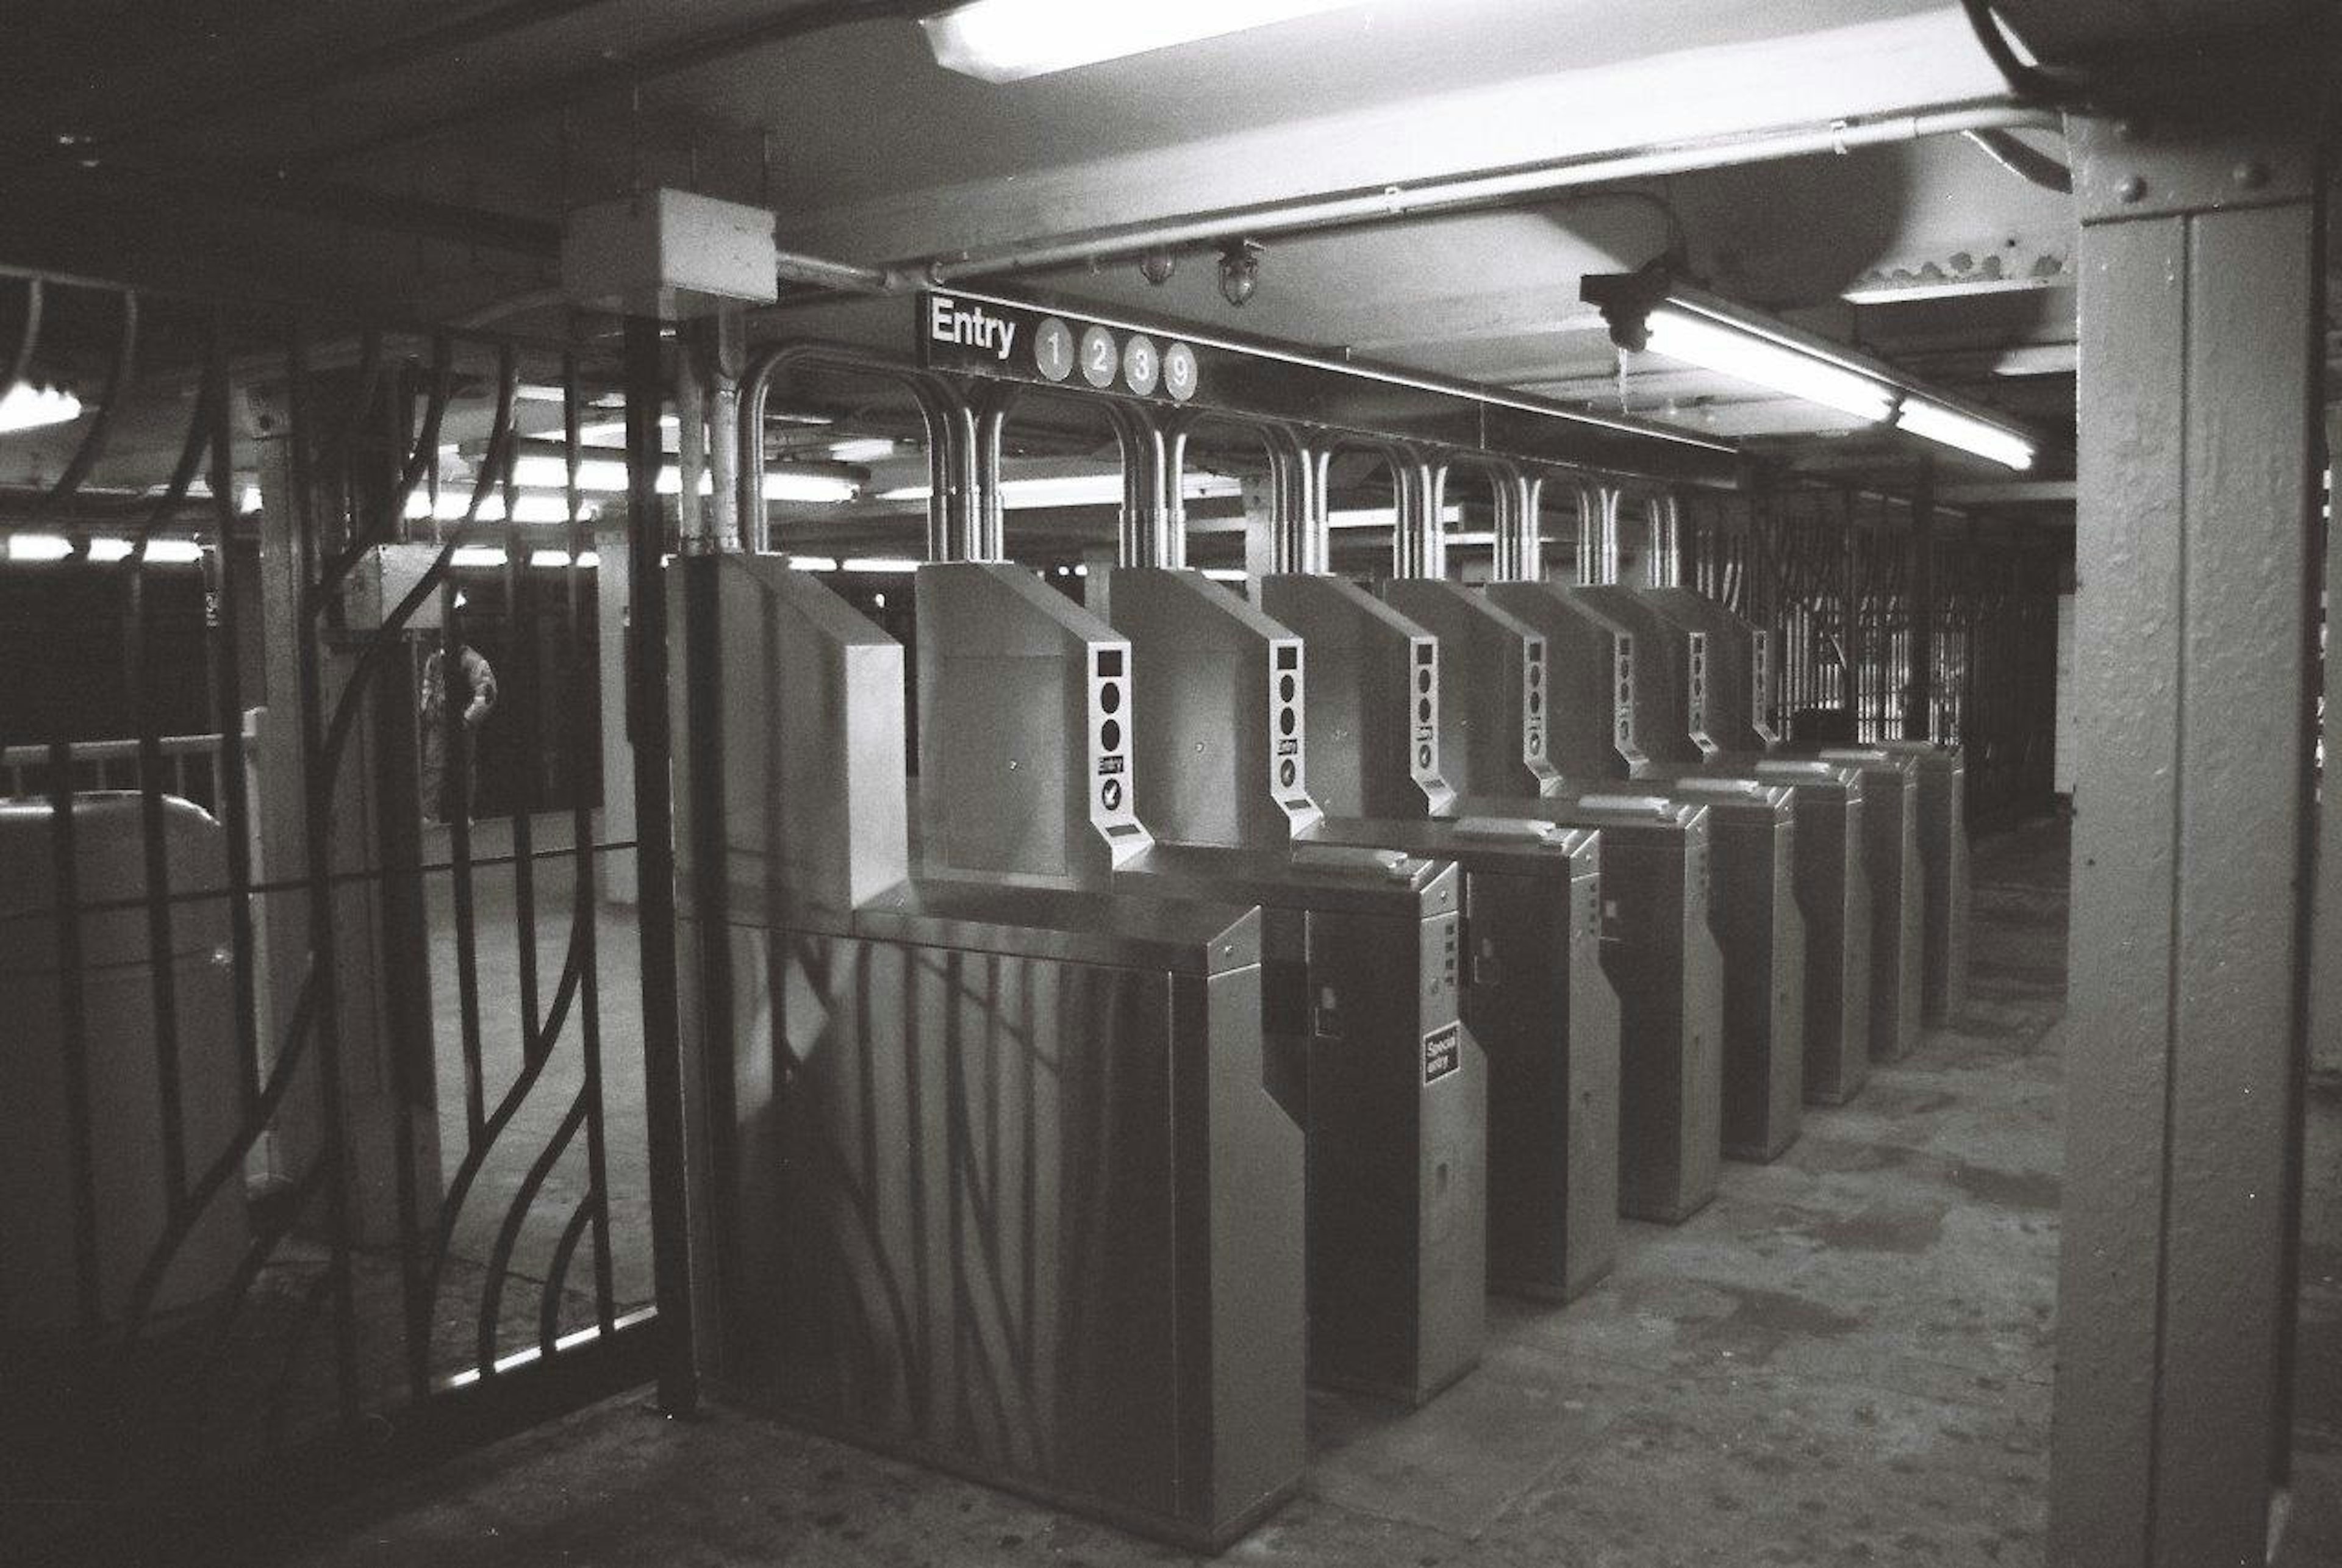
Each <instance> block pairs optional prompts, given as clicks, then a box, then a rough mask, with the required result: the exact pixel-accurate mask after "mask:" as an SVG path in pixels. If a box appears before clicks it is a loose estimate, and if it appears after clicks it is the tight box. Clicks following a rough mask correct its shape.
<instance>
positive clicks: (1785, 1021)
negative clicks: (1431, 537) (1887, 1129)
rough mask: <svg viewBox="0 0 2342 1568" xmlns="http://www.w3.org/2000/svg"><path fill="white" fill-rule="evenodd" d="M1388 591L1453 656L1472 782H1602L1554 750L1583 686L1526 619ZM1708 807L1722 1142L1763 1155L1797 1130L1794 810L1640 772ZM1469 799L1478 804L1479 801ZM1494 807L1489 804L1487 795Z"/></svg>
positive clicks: (1452, 590)
mask: <svg viewBox="0 0 2342 1568" xmlns="http://www.w3.org/2000/svg"><path fill="white" fill-rule="evenodd" d="M1384 593H1385V596H1386V598H1388V599H1389V600H1390V601H1391V603H1392V604H1394V605H1395V606H1396V607H1397V608H1398V609H1399V610H1401V611H1402V612H1404V613H1405V614H1407V615H1409V616H1410V617H1411V618H1414V619H1416V620H1419V621H1421V622H1422V623H1423V624H1425V625H1426V627H1428V628H1429V629H1430V630H1431V631H1432V632H1433V633H1435V634H1436V635H1437V636H1438V637H1439V639H1440V654H1441V658H1442V659H1443V661H1453V662H1455V664H1456V674H1455V675H1454V676H1453V677H1452V678H1453V680H1454V681H1455V683H1456V686H1457V688H1458V693H1459V694H1458V701H1457V705H1458V707H1459V709H1460V711H1459V712H1457V713H1456V714H1453V715H1452V716H1451V717H1450V718H1449V719H1448V720H1447V722H1449V723H1452V724H1455V725H1456V726H1457V727H1458V728H1460V729H1462V730H1463V731H1464V734H1465V735H1466V742H1467V744H1468V745H1470V746H1472V747H1475V748H1476V755H1474V756H1473V757H1472V760H1471V764H1470V765H1471V775H1470V776H1472V777H1473V778H1474V779H1475V780H1476V781H1486V783H1480V782H1476V783H1475V784H1474V785H1473V790H1474V791H1475V792H1476V793H1477V794H1482V795H1486V796H1490V797H1493V796H1495V795H1496V794H1524V795H1532V796H1534V795H1553V794H1568V793H1578V794H1583V793H1584V792H1585V791H1586V790H1594V791H1596V792H1600V791H1604V790H1607V789H1609V788H1611V787H1612V785H1611V784H1610V783H1609V782H1608V781H1607V780H1606V779H1605V777H1604V775H1602V774H1596V773H1595V772H1593V771H1592V770H1591V769H1590V768H1581V767H1577V766H1575V765H1574V764H1578V763H1579V762H1580V761H1581V760H1585V759H1580V758H1577V757H1570V756H1566V755H1565V756H1563V757H1561V758H1556V756H1555V755H1554V754H1553V751H1552V745H1553V741H1554V739H1555V731H1554V730H1553V729H1552V724H1554V722H1555V721H1556V719H1557V718H1559V717H1560V716H1561V714H1563V713H1564V712H1565V711H1566V709H1568V708H1569V707H1570V706H1571V705H1572V704H1583V703H1586V702H1588V701H1591V700H1592V697H1591V695H1590V694H1587V693H1586V692H1585V691H1584V689H1583V683H1582V682H1576V683H1574V682H1573V681H1572V679H1571V676H1572V674H1574V673H1582V672H1573V671H1572V670H1570V669H1569V668H1566V667H1564V666H1562V665H1560V664H1557V662H1556V660H1555V659H1554V658H1553V657H1552V644H1551V640H1550V639H1549V638H1547V637H1546V635H1545V634H1544V633H1543V632H1541V631H1540V630H1538V628H1537V627H1536V625H1535V624H1533V623H1531V622H1529V621H1527V620H1526V619H1524V618H1522V617H1520V616H1516V615H1515V614H1511V613H1510V612H1509V611H1507V610H1506V608H1505V607H1504V606H1503V605H1502V604H1498V603H1496V601H1495V600H1493V599H1491V598H1489V597H1488V596H1487V595H1486V594H1483V593H1480V592H1478V591H1476V590H1473V589H1469V588H1466V587H1464V586H1463V585H1461V584H1453V583H1446V582H1438V581H1431V580H1423V579H1416V580H1406V579H1397V580H1394V581H1393V582H1391V583H1390V584H1387V585H1386V588H1385V590H1384ZM1636 793H1637V794H1654V795H1672V796H1675V797H1679V798H1682V799H1685V800H1688V801H1692V802H1695V803H1696V804H1700V805H1702V806H1704V807H1705V808H1706V810H1707V813H1708V823H1709V835H1708V864H1709V866H1710V868H1711V879H1710V883H1711V897H1710V901H1709V904H1708V917H1709V920H1710V923H1711V925H1712V928H1713V929H1714V931H1715V934H1716V942H1717V944H1718V947H1719V950H1720V952H1721V954H1722V963H1723V970H1722V973H1723V977H1724V978H1723V1000H1722V1015H1723V1024H1722V1030H1723V1033H1722V1037H1721V1040H1720V1043H1719V1050H1720V1057H1721V1061H1722V1064H1723V1065H1722V1074H1723V1078H1722V1089H1721V1094H1722V1096H1723V1103H1722V1110H1721V1117H1722V1123H1721V1125H1722V1136H1723V1148H1724V1152H1725V1153H1726V1154H1729V1155H1731V1156H1733V1157H1734V1158H1736V1159H1746V1160H1768V1159H1771V1158H1773V1157H1774V1156H1776V1155H1777V1154H1779V1153H1780V1152H1781V1151H1782V1150H1784V1149H1786V1148H1787V1147H1788V1146H1789V1144H1791V1143H1793V1142H1795V1141H1796V1138H1797V1128H1798V1124H1799V1116H1800V1114H1801V1113H1800V1106H1801V1087H1802V1084H1803V1080H1804V1073H1805V1050H1804V1045H1803V1039H1804V1027H1805V924H1804V920H1803V918H1802V916H1801V915H1800V914H1799V912H1798V909H1797V888H1796V882H1795V871H1794V867H1795V858H1794V857H1795V854H1796V851H1797V843H1796V826H1795V815H1794V811H1793V808H1792V805H1791V796H1790V794H1789V792H1788V791H1787V790H1785V789H1781V788H1779V787H1777V786H1776V785H1771V784H1749V785H1747V786H1746V787H1739V786H1736V785H1734V784H1731V783H1730V782H1729V781H1724V780H1708V779H1696V780H1689V781H1686V782H1684V783H1682V784H1676V783H1675V782H1672V781H1652V782H1647V783H1644V782H1638V783H1637V784H1636ZM1469 809H1478V808H1476V807H1473V808H1469ZM1490 809H1494V807H1493V805H1492V806H1491V807H1490Z"/></svg>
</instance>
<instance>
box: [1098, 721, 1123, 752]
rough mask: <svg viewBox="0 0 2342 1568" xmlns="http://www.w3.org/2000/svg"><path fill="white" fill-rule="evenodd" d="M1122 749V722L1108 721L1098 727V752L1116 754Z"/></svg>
mask: <svg viewBox="0 0 2342 1568" xmlns="http://www.w3.org/2000/svg"><path fill="white" fill-rule="evenodd" d="M1121 749H1122V722H1121V721H1120V720H1118V719H1108V720H1106V723H1104V724H1100V725H1099V726H1098V750H1100V751H1102V752H1118V751H1120V750H1121Z"/></svg>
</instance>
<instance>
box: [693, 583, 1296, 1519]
mask: <svg viewBox="0 0 2342 1568" xmlns="http://www.w3.org/2000/svg"><path fill="white" fill-rule="evenodd" d="M669 588H670V597H671V606H672V608H673V610H674V612H675V616H674V620H675V624H676V625H677V626H678V627H679V628H680V630H681V632H682V634H683V635H684V636H685V637H686V639H695V638H696V639H701V641H700V642H699V643H698V644H697V653H698V654H700V655H712V657H707V656H701V657H694V658H689V659H686V658H677V659H676V660H674V661H672V663H671V666H670V668H671V671H672V672H673V674H672V678H673V680H674V682H675V684H676V691H675V693H674V695H673V704H674V712H675V713H676V714H677V715H678V724H679V733H678V734H677V735H676V746H675V751H674V754H675V766H676V774H677V777H676V799H677V802H678V808H677V817H676V839H677V845H678V852H679V853H678V856H677V861H678V874H679V879H680V884H679V888H678V893H679V898H678V908H679V911H680V920H679V937H680V944H679V945H680V953H679V958H680V961H681V973H682V974H684V975H685V976H686V982H687V983H686V985H685V986H684V987H683V991H682V1006H683V1014H684V1020H683V1021H684V1025H685V1033H684V1039H685V1043H686V1050H687V1051H688V1052H690V1053H692V1054H694V1056H695V1057H696V1060H698V1061H699V1062H700V1063H701V1064H703V1068H704V1070H703V1071H699V1072H695V1073H693V1074H689V1075H688V1076H687V1079H686V1084H687V1093H686V1107H685V1109H686V1126H687V1134H688V1137H689V1140H690V1143H691V1144H692V1146H693V1147H695V1148H696V1149H700V1150H703V1151H705V1152H706V1159H705V1161H704V1162H701V1163H698V1164H696V1166H695V1170H696V1179H695V1183H694V1185H695V1191H694V1193H692V1195H691V1198H692V1207H693V1213H694V1215H695V1223H696V1225H698V1227H699V1231H698V1234H699V1236H700V1239H701V1242H702V1243H703V1244H701V1245H699V1246H697V1247H696V1248H695V1264H696V1270H697V1272H698V1273H699V1274H700V1276H701V1277H700V1278H699V1279H698V1280H697V1281H696V1293H695V1294H696V1300H697V1301H698V1302H699V1303H701V1307H702V1311H703V1313H704V1318H703V1323H702V1325H701V1326H702V1337H701V1339H700V1342H699V1343H701V1344H702V1345H703V1346H704V1347H706V1358H707V1364H706V1368H705V1370H706V1373H707V1375H708V1376H709V1378H710V1380H711V1382H712V1383H714V1385H715V1386H716V1387H717V1388H718V1389H720V1390H722V1391H724V1392H726V1393H728V1394H729V1395H730V1396H732V1397H735V1398H736V1399H738V1400H740V1401H742V1402H744V1403H748V1404H750V1405H752V1406H754V1407H756V1408H759V1409H763V1410H766V1411H769V1412H771V1413H775V1414H777V1415H780V1416H782V1417H784V1418H786V1419H787V1420H789V1421H792V1422H795V1423H801V1424H804V1425H806V1426H809V1427H813V1428H816V1429H818V1430H821V1431H824V1432H827V1433H835V1434H836V1435H840V1436H843V1437H846V1438H848V1439H850V1440H852V1441H855V1442H858V1443H865V1444H867V1445H869V1446H871V1447H875V1448H879V1449H883V1450H886V1451H887V1452H890V1453H898V1454H902V1455H904V1456H906V1457H909V1458H912V1459H915V1460H917V1461H920V1462H922V1463H929V1464H933V1465H936V1466H937V1467H938V1468H943V1469H947V1470H951V1471H954V1472H956V1473H963V1474H966V1475H970V1476H973V1477H976V1478H978V1479H981V1480H985V1481H987V1482H990V1483H996V1484H999V1485H1003V1486H1006V1487H1009V1488H1012V1489H1014V1490H1016V1491H1019V1492H1023V1493H1028V1494H1030V1495H1033V1496H1035V1497H1037V1498H1041V1499H1044V1500H1046V1501H1047V1502H1050V1503H1055V1504H1057V1505H1060V1506H1065V1507H1068V1508H1073V1509H1076V1510H1078V1511H1080V1512H1083V1513H1089V1514H1092V1515H1094V1516H1096V1517H1099V1518H1102V1519H1106V1520H1109V1521H1112V1522H1114V1523H1119V1524H1122V1525H1125V1526H1127V1527H1129V1528H1133V1529H1136V1530H1138V1531H1141V1532H1144V1533H1147V1534H1151V1535H1155V1536H1158V1537H1160V1538H1162V1539H1165V1540H1167V1541H1171V1542H1174V1543H1177V1544H1180V1545H1182V1546H1184V1547H1186V1548H1189V1549H1194V1550H1202V1551H1216V1550H1219V1549H1221V1548H1222V1547H1224V1546H1226V1544H1228V1543H1230V1542H1232V1541H1233V1540H1234V1539H1235V1538H1236V1536H1238V1535H1240V1534H1242V1533H1244V1532H1245V1531H1246V1530H1247V1529H1249V1528H1251V1527H1252V1526H1253V1525H1254V1524H1256V1523H1258V1522H1259V1521H1260V1520H1261V1519H1263V1518H1265V1517H1266V1516H1267V1514H1268V1513H1271V1512H1273V1511H1274V1510H1275V1509H1276V1507H1277V1506H1278V1505H1279V1504H1280V1503H1282V1502H1283V1501H1284V1500H1285V1499H1286V1498H1287V1497H1288V1496H1290V1495H1291V1494H1292V1493H1293V1492H1294V1491H1295V1490H1296V1487H1297V1486H1298V1484H1299V1481H1300V1476H1301V1471H1302V1466H1303V1463H1304V1462H1305V1458H1306V1439H1305V1432H1304V1411H1305V1393H1304V1381H1303V1379H1304V1344H1303V1332H1304V1316H1303V1312H1304V1304H1303V1302H1304V1296H1303V1293H1304V1283H1305V1282H1304V1260H1303V1233H1302V1225H1303V1210H1302V1204H1303V1199H1302V1182H1303V1147H1302V1134H1301V1130H1300V1128H1299V1127H1298V1126H1297V1125H1296V1123H1295V1121H1294V1119H1293V1118H1292V1116H1291V1115H1290V1114H1288V1113H1287V1112H1286V1109H1285V1107H1284V1106H1283V1105H1282V1104H1280V1103H1279V1102H1278V1100H1277V1098H1276V1095H1275V1094H1274V1093H1273V1092H1272V1087H1271V1084H1270V1083H1269V1077H1270V1073H1269V1064H1268V1061H1267V1058H1266V1054H1265V1051H1264V1048H1263V1044H1262V1036H1261V1029H1260V1014H1261V974H1262V969H1261V962H1260V957H1261V952H1260V939H1261V927H1260V917H1259V914H1258V912H1257V911H1256V910H1254V909H1251V908H1248V907H1246V906H1244V905H1241V904H1227V903H1214V902H1209V901H1196V900H1179V899H1146V898H1140V897H1135V896H1131V895H1128V894H1116V893H1112V892H1102V891H1097V890H1092V889H1082V888H1078V887H1047V886H1009V885H1002V884H996V883H995V884H987V883H986V881H984V880H982V879H978V878H973V877H968V878H962V879H957V880H955V879H950V878H944V879H908V878H907V872H908V869H909V865H910V854H909V844H908V833H907V813H906V802H905V777H904V771H903V761H904V749H903V748H904V729H903V712H904V710H903V655H902V649H901V647H900V646H899V645H898V644H895V643H894V642H893V641H892V640H891V639H889V638H887V637H886V636H885V635H884V634H881V633H879V632H878V631H877V630H876V628H875V627H873V626H871V625H870V624H869V623H867V622H866V621H865V620H863V619H862V618H861V617H860V616H859V615H856V614H854V613H853V612H852V611H850V610H849V609H847V608H846V605H845V604H843V602H842V601H840V600H838V599H837V598H836V595H835V594H832V593H830V592H829V591H828V590H827V589H826V588H824V587H823V586H821V585H820V584H819V583H818V581H817V580H816V579H814V578H811V577H809V576H807V575H806V574H803V573H796V572H791V571H789V570H787V568H786V562H785V561H784V560H783V559H782V558H780V557H777V556H741V555H723V556H709V557H700V558H690V557H686V558H684V559H681V560H678V561H677V562H676V563H675V564H674V566H673V567H672V568H671V572H670V582H669ZM694 668H697V669H699V670H701V671H702V672H703V673H704V674H706V673H712V677H713V678H703V679H701V680H699V681H696V682H692V681H687V680H686V671H687V670H690V669H694ZM1068 782H1069V783H1070V784H1072V785H1075V786H1078V787H1082V788H1084V789H1086V787H1087V784H1086V777H1075V778H1072V779H1071V780H1070V781H1068ZM973 820H974V821H975V822H976V823H977V824H986V823H995V822H999V821H1002V820H1005V819H1003V818H1002V817H1001V816H1000V815H999V814H996V813H979V814H978V815H977V816H976V818H975V819H973ZM1057 842H1058V845H1059V847H1063V844H1062V840H1060V841H1057Z"/></svg>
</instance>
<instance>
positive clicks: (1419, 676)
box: [1415, 670, 1431, 696]
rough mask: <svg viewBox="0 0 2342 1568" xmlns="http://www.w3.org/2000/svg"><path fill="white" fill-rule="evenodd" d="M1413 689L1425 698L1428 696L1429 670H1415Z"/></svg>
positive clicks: (1429, 687)
mask: <svg viewBox="0 0 2342 1568" xmlns="http://www.w3.org/2000/svg"><path fill="white" fill-rule="evenodd" d="M1415 689H1416V691H1418V692H1421V693H1423V694H1425V695H1426V696H1427V695H1429V694H1430V693H1431V672H1430V671H1429V670H1417V671H1416V673H1415Z"/></svg>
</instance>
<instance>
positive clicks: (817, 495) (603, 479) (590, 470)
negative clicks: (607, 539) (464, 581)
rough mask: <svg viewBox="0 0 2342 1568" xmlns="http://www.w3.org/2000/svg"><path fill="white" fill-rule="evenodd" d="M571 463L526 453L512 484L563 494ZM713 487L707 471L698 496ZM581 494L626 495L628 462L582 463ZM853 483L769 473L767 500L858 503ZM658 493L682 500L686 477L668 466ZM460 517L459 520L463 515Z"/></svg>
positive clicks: (518, 461) (518, 460) (579, 469)
mask: <svg viewBox="0 0 2342 1568" xmlns="http://www.w3.org/2000/svg"><path fill="white" fill-rule="evenodd" d="M568 474H569V470H568V460H567V459H566V458H565V457H562V456H559V455H556V454H553V453H550V452H525V453H523V454H520V455H519V456H518V457H515V459H513V483H514V484H520V485H525V486H531V487H534V488H536V489H540V490H561V489H564V488H565V486H566V485H567V484H568V482H569V481H568ZM715 487H716V486H715V481H714V480H712V479H710V478H709V477H708V475H707V474H706V471H705V470H703V471H702V472H701V473H700V475H699V493H700V494H702V495H707V494H713V493H714V491H715ZM577 488H578V489H580V490H590V491H593V492H595V493H596V494H604V495H623V494H626V460H625V459H623V458H618V457H584V458H580V459H579V460H578V463H577ZM854 488H855V487H854V482H853V481H852V480H850V479H846V478H844V477H842V476H841V475H838V474H814V473H808V472H806V471H804V470H802V469H799V470H791V469H787V468H769V469H766V471H765V499H766V500H767V501H802V502H812V503H817V504H835V503H836V502H840V501H851V500H853V499H854ZM658 493H659V494H662V495H679V494H682V493H683V471H682V470H681V469H680V468H677V467H676V466H675V465H674V464H667V465H666V466H665V467H663V468H661V469H660V470H659V476H658ZM459 515H460V514H459Z"/></svg>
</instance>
